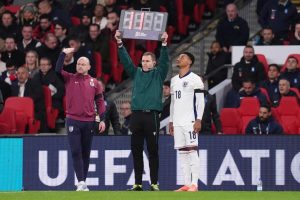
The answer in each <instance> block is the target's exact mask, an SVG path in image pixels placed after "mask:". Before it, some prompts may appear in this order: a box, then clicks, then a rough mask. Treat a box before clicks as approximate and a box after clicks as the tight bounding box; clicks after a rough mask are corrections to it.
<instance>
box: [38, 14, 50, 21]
mask: <svg viewBox="0 0 300 200" xmlns="http://www.w3.org/2000/svg"><path fill="white" fill-rule="evenodd" d="M41 19H47V20H48V21H51V17H50V15H48V14H42V15H41V16H40V21H41Z"/></svg>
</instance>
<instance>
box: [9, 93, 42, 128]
mask: <svg viewBox="0 0 300 200" xmlns="http://www.w3.org/2000/svg"><path fill="white" fill-rule="evenodd" d="M5 108H9V109H12V110H14V111H15V112H16V124H17V133H26V132H28V133H38V130H39V129H40V121H39V120H36V119H35V118H34V103H33V100H32V99H31V98H29V97H9V98H7V99H6V101H5V105H4V109H5ZM27 128H28V131H27Z"/></svg>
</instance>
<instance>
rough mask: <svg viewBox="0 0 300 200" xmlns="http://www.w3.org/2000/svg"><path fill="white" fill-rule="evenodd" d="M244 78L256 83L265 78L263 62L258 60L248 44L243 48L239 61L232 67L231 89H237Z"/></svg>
mask: <svg viewBox="0 0 300 200" xmlns="http://www.w3.org/2000/svg"><path fill="white" fill-rule="evenodd" d="M245 78H247V79H251V80H253V81H254V83H256V84H257V85H258V83H259V82H260V81H263V80H265V78H266V75H265V70H264V67H263V64H262V63H260V62H259V61H258V59H257V57H256V55H255V54H254V48H253V47H252V46H248V45H247V46H245V48H244V51H243V57H242V58H241V61H240V62H238V63H236V64H235V65H234V67H233V75H232V87H233V89H235V90H236V91H239V90H240V89H241V87H242V82H243V80H244V79H245Z"/></svg>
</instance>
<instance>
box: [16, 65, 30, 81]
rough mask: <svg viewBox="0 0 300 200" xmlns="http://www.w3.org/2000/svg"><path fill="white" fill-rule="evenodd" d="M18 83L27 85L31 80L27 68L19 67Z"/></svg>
mask: <svg viewBox="0 0 300 200" xmlns="http://www.w3.org/2000/svg"><path fill="white" fill-rule="evenodd" d="M17 76H18V81H19V83H21V84H23V83H25V82H26V81H27V80H28V78H29V72H28V70H27V69H26V68H25V67H19V69H18V71H17Z"/></svg>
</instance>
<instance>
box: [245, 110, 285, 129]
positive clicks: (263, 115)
mask: <svg viewBox="0 0 300 200" xmlns="http://www.w3.org/2000/svg"><path fill="white" fill-rule="evenodd" d="M246 134H247V135H280V134H283V128H282V126H281V125H280V124H279V123H278V122H277V121H276V120H275V119H274V118H273V117H272V113H271V107H270V106H269V105H261V106H260V108H259V113H258V116H257V117H256V118H254V119H252V120H251V121H250V122H249V124H248V125H247V128H246Z"/></svg>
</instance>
